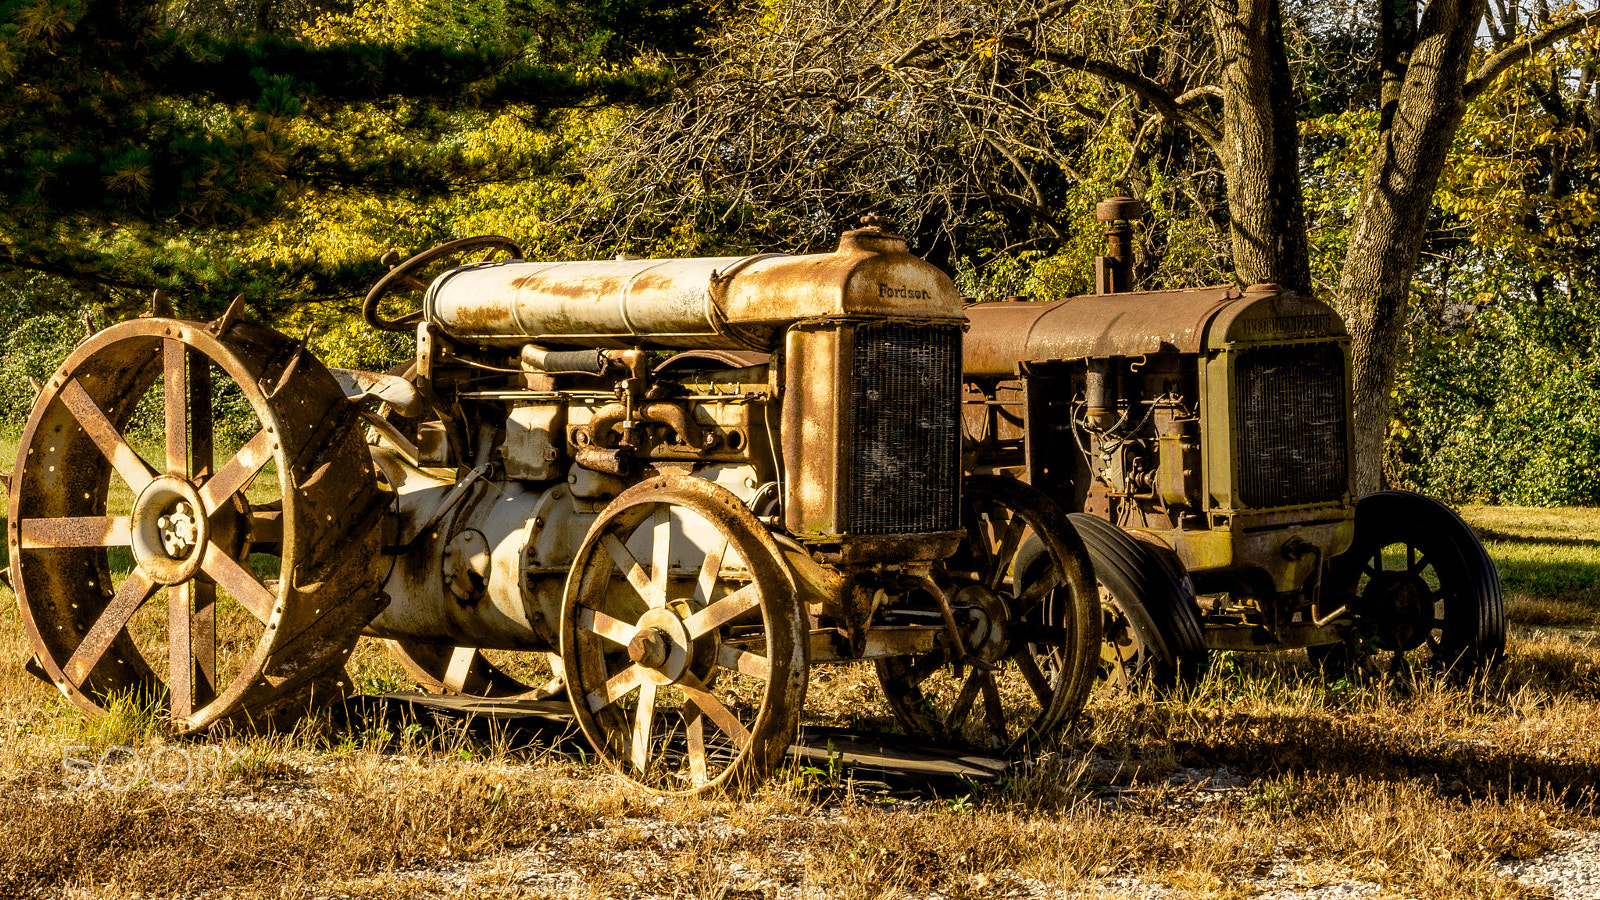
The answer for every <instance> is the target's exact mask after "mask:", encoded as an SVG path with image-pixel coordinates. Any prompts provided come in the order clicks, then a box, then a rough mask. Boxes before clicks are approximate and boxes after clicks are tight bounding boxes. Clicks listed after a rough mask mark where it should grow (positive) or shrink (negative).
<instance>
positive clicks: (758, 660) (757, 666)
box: [717, 644, 772, 679]
mask: <svg viewBox="0 0 1600 900" xmlns="http://www.w3.org/2000/svg"><path fill="white" fill-rule="evenodd" d="M717 665H719V666H721V667H723V668H724V669H732V670H733V671H735V672H738V673H739V674H741V675H749V676H751V677H752V678H761V679H768V678H771V677H772V664H771V663H769V662H768V661H767V658H766V657H765V656H761V655H758V654H755V653H751V652H750V651H748V650H741V649H739V648H738V647H735V646H733V645H732V644H718V645H717Z"/></svg>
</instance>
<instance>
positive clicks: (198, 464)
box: [189, 350, 216, 482]
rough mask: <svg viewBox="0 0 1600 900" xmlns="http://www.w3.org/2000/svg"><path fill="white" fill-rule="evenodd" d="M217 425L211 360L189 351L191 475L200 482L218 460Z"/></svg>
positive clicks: (207, 475) (208, 476) (195, 351)
mask: <svg viewBox="0 0 1600 900" xmlns="http://www.w3.org/2000/svg"><path fill="white" fill-rule="evenodd" d="M215 431H216V426H215V423H214V420H213V416H212V414H211V360H210V359H207V358H206V355H205V354H204V353H201V352H200V351H198V350H190V351H189V475H190V476H191V477H192V478H193V479H194V480H195V481H196V482H200V481H203V480H205V479H207V478H210V477H211V474H212V472H211V467H212V466H213V465H214V464H215V462H216V460H215V459H214V458H213V454H214V453H215V452H216V435H215Z"/></svg>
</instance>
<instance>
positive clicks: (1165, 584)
mask: <svg viewBox="0 0 1600 900" xmlns="http://www.w3.org/2000/svg"><path fill="white" fill-rule="evenodd" d="M1067 518H1068V520H1070V521H1071V522H1072V527H1073V528H1075V529H1077V532H1078V535H1079V536H1080V537H1082V538H1083V543H1084V546H1085V547H1087V548H1088V550H1089V558H1090V560H1092V561H1093V562H1094V574H1095V579H1096V581H1098V582H1099V585H1100V609H1101V618H1102V621H1103V623H1104V625H1103V627H1102V629H1101V631H1102V634H1103V638H1102V639H1101V643H1100V678H1101V684H1102V685H1104V686H1106V687H1110V688H1117V689H1126V688H1129V687H1132V686H1133V685H1134V684H1136V683H1137V682H1139V681H1142V680H1145V679H1148V680H1149V681H1150V683H1151V684H1153V685H1155V686H1156V687H1158V688H1172V687H1176V686H1178V685H1179V684H1192V683H1194V682H1196V681H1198V680H1199V679H1200V676H1201V674H1202V673H1204V671H1205V666H1206V661H1207V651H1206V642H1205V632H1204V631H1203V630H1202V628H1201V625H1200V607H1199V604H1198V603H1197V602H1196V601H1195V596H1194V587H1193V585H1191V584H1189V582H1188V579H1187V578H1183V577H1181V576H1180V575H1179V574H1177V573H1175V572H1174V571H1173V568H1171V566H1176V565H1177V563H1176V562H1175V561H1173V562H1172V563H1170V564H1169V563H1168V562H1167V561H1166V560H1163V559H1162V558H1161V557H1160V556H1159V555H1158V554H1160V553H1161V550H1160V549H1158V548H1156V547H1153V546H1151V545H1149V544H1146V543H1144V542H1142V541H1139V540H1137V539H1135V538H1134V537H1133V536H1132V535H1130V534H1128V533H1127V532H1126V531H1123V530H1122V529H1121V528H1118V527H1117V526H1115V525H1112V524H1111V523H1110V522H1107V521H1106V520H1104V519H1100V518H1096V517H1094V516H1091V515H1087V514H1085V513H1073V514H1071V515H1069V516H1067Z"/></svg>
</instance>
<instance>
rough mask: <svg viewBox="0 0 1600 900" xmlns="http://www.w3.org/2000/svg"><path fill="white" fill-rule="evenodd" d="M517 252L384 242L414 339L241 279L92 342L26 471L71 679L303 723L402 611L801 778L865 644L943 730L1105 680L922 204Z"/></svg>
mask: <svg viewBox="0 0 1600 900" xmlns="http://www.w3.org/2000/svg"><path fill="white" fill-rule="evenodd" d="M480 256H481V258H479V257H480ZM520 257H521V253H520V251H519V250H518V248H517V246H516V245H515V244H513V243H512V242H511V241H509V240H506V239H503V238H495V237H484V238H469V239H465V240H462V241H456V242H452V243H450V244H445V245H441V246H440V247H436V248H434V249H432V250H429V251H427V252H424V253H422V254H419V255H417V256H414V257H412V258H410V259H408V260H405V261H404V262H401V261H400V260H399V258H398V257H397V256H394V255H392V254H391V255H390V256H388V257H386V262H387V264H388V265H389V266H390V269H389V271H388V273H387V274H386V275H385V276H384V277H383V279H382V280H381V281H380V282H378V284H377V285H376V286H375V287H374V288H373V290H372V292H371V293H370V294H369V295H368V297H367V299H366V304H365V308H364V313H365V317H366V320H367V322H368V323H369V324H370V325H371V326H372V327H374V328H377V329H383V330H391V331H403V332H408V333H414V334H415V335H416V356H415V360H414V362H413V363H412V364H411V365H409V366H407V367H405V368H403V369H402V370H399V371H395V372H390V373H373V372H356V371H339V370H330V369H327V368H325V367H324V366H323V365H322V364H321V363H320V362H319V361H318V360H317V359H316V358H315V357H314V356H313V355H312V354H311V352H310V351H309V350H308V349H307V347H306V342H305V341H303V340H302V341H296V340H292V339H290V338H288V337H285V336H284V335H282V334H279V333H278V332H276V331H273V330H271V329H269V328H267V327H264V326H261V325H256V324H251V323H250V322H247V321H243V320H242V319H241V318H240V307H239V306H238V304H237V303H236V304H235V305H234V306H233V307H231V308H230V309H229V311H228V312H227V313H225V314H224V315H223V316H222V317H221V318H219V319H218V320H216V321H212V322H195V321H184V320H178V319H174V318H171V317H170V315H151V316H147V317H143V318H138V319H133V320H130V321H126V322H122V323H120V324H117V325H114V326H112V327H110V328H108V329H106V330H105V331H103V332H101V333H99V334H96V335H95V336H93V337H92V338H90V339H89V340H87V341H86V342H84V343H83V344H81V345H80V346H79V347H78V348H77V349H76V350H75V351H74V352H73V353H72V354H71V356H70V357H69V358H68V359H67V360H66V361H65V362H64V363H63V364H62V365H61V367H60V369H59V370H58V371H57V372H56V373H55V374H54V376H53V377H52V378H51V379H50V380H49V382H48V383H47V384H46V385H44V386H43V390H42V392H41V394H40V396H39V398H38V400H37V402H36V405H35V407H34V409H33V411H32V414H31V417H30V419H29V421H28V424H27V427H26V431H25V433H24V434H23V437H22V444H21V449H20V450H19V453H18V461H17V466H16V471H15V473H14V475H13V477H12V480H11V486H10V519H9V524H8V534H7V538H8V541H9V545H10V549H11V560H12V582H13V584H14V586H15V589H16V593H17V597H18V600H19V603H20V607H21V614H22V619H23V622H24V624H25V627H26V630H27V633H28V636H29V638H30V640H31V642H32V645H33V650H34V653H35V655H36V660H35V663H36V667H37V668H38V669H39V670H40V672H41V673H42V675H43V676H44V677H45V678H46V679H47V680H48V681H50V682H51V683H52V684H53V685H54V686H55V687H56V688H57V689H58V690H59V691H60V692H61V693H62V694H63V695H64V696H65V697H67V698H68V699H70V700H71V701H72V702H74V703H76V704H77V705H78V706H80V707H82V708H83V709H84V710H85V711H88V712H90V713H94V712H97V711H100V710H102V709H104V708H105V707H106V705H107V704H108V703H110V702H112V698H115V697H117V696H119V695H122V694H124V693H126V692H130V691H139V692H144V693H145V694H146V695H147V696H152V697H156V698H159V699H160V700H161V702H164V703H165V704H166V709H167V711H168V713H169V715H170V718H171V721H172V723H173V724H174V726H175V727H176V728H177V729H179V730H183V731H198V730H201V729H205V728H208V727H209V726H212V725H214V724H216V723H219V722H253V723H256V724H258V725H259V724H261V723H272V722H284V721H289V720H292V719H293V718H294V717H295V716H296V715H298V714H299V713H300V712H302V711H303V710H304V709H306V707H307V705H308V702H309V701H310V700H312V699H313V698H316V697H320V698H337V697H339V696H342V695H343V694H344V693H346V692H347V691H348V690H349V686H348V684H347V683H346V682H345V677H346V675H345V668H344V664H345V662H346V660H347V659H348V658H349V654H350V653H351V649H352V647H353V646H354V644H355V642H356V640H357V639H358V637H359V636H360V635H362V634H367V635H373V636H377V637H380V638H384V639H387V640H388V641H389V643H390V646H391V648H392V649H393V651H394V652H395V654H396V655H398V656H399V658H400V659H401V661H402V662H403V663H404V664H405V665H406V666H407V667H408V668H409V669H410V670H411V671H412V673H413V674H414V675H415V676H416V677H417V680H418V681H419V682H420V683H422V684H423V685H424V686H426V687H428V688H430V689H432V690H435V691H446V692H451V693H456V694H464V695H470V696H478V697H545V698H554V697H563V696H564V697H565V698H566V699H567V700H568V701H570V706H571V711H572V713H573V714H574V716H575V717H576V720H577V722H578V724H579V726H580V727H581V729H582V732H583V734H584V735H585V736H586V737H587V739H588V740H589V742H590V743H592V745H593V746H594V748H595V750H596V751H597V753H598V754H599V755H600V756H601V757H603V758H604V759H605V760H606V761H607V762H608V763H609V764H610V765H612V766H613V767H615V768H616V769H617V770H618V771H619V772H621V773H622V774H624V775H625V776H626V777H628V778H630V779H632V780H633V781H635V782H637V783H638V784H640V785H643V786H644V787H646V788H648V789H650V790H653V791H657V792H662V793H669V794H694V793H700V792H704V791H711V790H718V789H723V788H728V787H732V786H735V785H749V784H752V783H754V782H755V781H758V780H760V779H761V778H763V777H764V776H766V775H767V774H768V773H769V772H771V771H772V770H773V768H774V767H775V766H777V765H778V764H779V763H780V761H781V760H782V759H783V757H784V754H785V753H786V751H787V749H788V748H789V746H790V744H791V741H792V740H793V739H794V737H795V734H796V730H797V727H798V721H799V716H800V714H801V711H802V708H803V706H804V702H805V698H806V691H807V685H808V682H809V676H808V672H809V669H810V667H812V666H816V665H822V664H826V663H849V662H856V661H870V663H871V666H872V667H875V670H876V676H877V679H878V680H879V682H880V683H881V685H882V689H883V691H884V695H885V697H886V698H887V700H888V705H889V706H890V707H891V708H892V710H893V712H894V714H895V716H896V718H897V719H898V722H899V724H900V726H901V727H902V728H903V729H904V730H905V731H906V732H907V733H909V734H912V735H919V736H923V737H927V738H931V739H937V740H940V741H949V742H962V743H965V744H969V745H975V746H978V747H983V748H986V749H998V750H1006V751H1013V752H1014V751H1019V750H1022V749H1026V748H1030V747H1034V746H1036V745H1037V744H1038V743H1039V742H1040V741H1041V740H1042V739H1043V738H1044V737H1046V736H1047V735H1049V734H1050V733H1051V732H1052V731H1053V730H1054V729H1056V728H1058V727H1059V726H1061V725H1062V724H1063V723H1065V722H1066V721H1067V720H1069V719H1070V718H1071V717H1073V716H1074V715H1075V714H1076V713H1077V711H1078V709H1079V708H1080V706H1081V704H1082V703H1083V701H1084V698H1085V695H1086V693H1087V691H1088V690H1089V687H1090V684H1091V682H1092V681H1093V680H1094V677H1095V672H1096V666H1097V660H1098V653H1097V651H1096V649H1095V648H1096V647H1097V646H1098V644H1099V640H1100V627H1101V615H1100V612H1099V609H1098V600H1097V594H1096V591H1095V588H1094V582H1093V575H1092V572H1091V568H1090V563H1089V561H1088V557H1087V551H1086V550H1085V548H1084V546H1083V543H1082V541H1081V540H1080V539H1079V538H1078V537H1077V536H1076V534H1075V532H1074V530H1073V528H1072V526H1071V525H1070V524H1069V523H1068V521H1067V520H1066V518H1065V516H1064V514H1063V513H1062V512H1061V511H1060V510H1059V509H1058V507H1057V505H1056V504H1055V503H1054V502H1052V501H1051V500H1049V499H1048V498H1047V497H1045V496H1044V495H1043V494H1041V493H1040V492H1039V491H1038V490H1036V489H1034V488H1032V487H1030V486H1029V485H1027V484H1025V483H1023V482H1021V481H1017V480H1015V479H1008V478H994V477H973V478H967V479H965V480H963V473H962V469H961V449H960V425H959V418H960V410H961V407H960V396H961V358H962V357H961V342H962V331H963V328H964V327H965V324H966V323H965V320H964V318H963V314H962V308H961V303H960V300H959V297H958V296H957V294H956V292H955V289H954V287H953V285H952V284H951V282H950V280H949V278H947V277H946V276H945V275H944V274H943V273H941V272H940V271H938V270H937V269H936V268H934V267H932V266H930V265H928V264H926V263H925V262H923V261H922V260H920V259H917V258H916V257H914V256H912V255H911V254H910V253H909V252H908V251H907V248H906V244H905V241H904V239H903V238H901V237H899V236H897V235H894V234H892V233H889V232H887V231H885V230H884V229H883V228H882V227H881V226H880V225H879V224H877V223H875V222H869V223H867V224H866V225H865V227H862V228H860V229H857V230H854V231H849V232H846V233H845V234H844V235H843V237H842V239H841V241H840V244H839V247H838V250H837V251H836V252H833V253H822V254H815V255H808V256H786V255H780V254H762V255H757V256H750V257H744V258H718V259H676V260H633V259H617V260H610V261H599V262H562V263H537V262H529V261H524V260H522V259H521V258H520ZM463 260H465V262H464V263H463V262H462V261H463ZM436 273H437V274H436ZM141 415H142V416H144V419H143V420H141V419H140V418H139V417H140V416H141ZM138 421H149V422H155V423H157V424H155V425H152V426H149V427H148V428H147V429H146V431H147V432H154V433H153V434H145V435H144V437H138V436H137V435H136V434H135V432H134V431H133V430H131V429H134V428H135V427H136V423H137V422H138ZM241 421H243V422H244V423H245V425H244V426H241V425H240V422H241ZM136 445H137V447H138V449H136ZM147 445H150V446H153V447H154V449H150V446H147ZM1025 548H1026V549H1027V550H1028V552H1029V553H1030V554H1031V555H1030V556H1029V558H1028V565H1029V566H1030V569H1029V580H1028V581H1027V583H1024V582H1023V581H1022V580H1021V579H1020V577H1019V576H1020V574H1021V573H1022V571H1023V569H1022V567H1020V566H1019V565H1018V564H1017V560H1018V556H1019V554H1020V553H1022V552H1023V550H1024V549H1025ZM1041 558H1042V559H1043V560H1045V562H1044V563H1043V564H1042V568H1043V570H1044V574H1043V575H1040V574H1039V570H1040V567H1041V564H1040V563H1039V562H1038V560H1039V559H1041ZM519 661H520V662H519ZM529 661H531V664H527V665H524V664H523V663H528V662H529Z"/></svg>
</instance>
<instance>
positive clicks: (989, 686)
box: [975, 672, 1011, 746]
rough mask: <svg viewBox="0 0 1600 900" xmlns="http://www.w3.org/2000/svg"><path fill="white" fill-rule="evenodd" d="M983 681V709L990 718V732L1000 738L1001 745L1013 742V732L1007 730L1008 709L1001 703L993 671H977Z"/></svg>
mask: <svg viewBox="0 0 1600 900" xmlns="http://www.w3.org/2000/svg"><path fill="white" fill-rule="evenodd" d="M975 674H977V675H978V677H979V678H980V679H981V681H982V687H983V711H984V715H985V716H987V717H988V720H989V733H990V734H991V735H994V736H995V737H998V738H999V739H1000V745H1001V746H1005V745H1006V744H1009V743H1011V734H1010V732H1008V731H1007V730H1006V711H1005V709H1003V708H1002V707H1001V705H1000V688H999V686H997V685H996V684H995V683H994V673H993V672H978V673H975Z"/></svg>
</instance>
